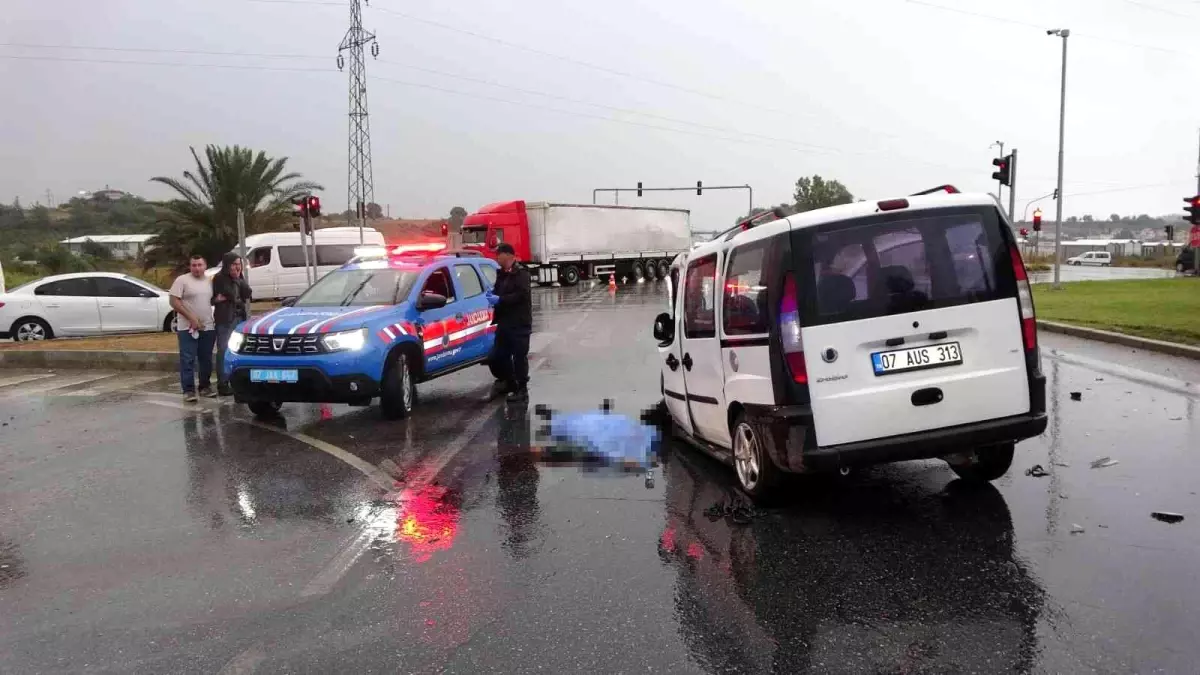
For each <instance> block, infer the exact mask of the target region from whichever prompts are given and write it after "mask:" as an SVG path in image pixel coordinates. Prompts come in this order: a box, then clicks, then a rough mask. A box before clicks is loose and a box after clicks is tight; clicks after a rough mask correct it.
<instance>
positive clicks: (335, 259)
mask: <svg viewBox="0 0 1200 675" xmlns="http://www.w3.org/2000/svg"><path fill="white" fill-rule="evenodd" d="M353 257H354V244H318V245H317V264H318V265H336V266H338V267H341V266H342V265H345V264H346V263H348V262H350V259H351V258H353Z"/></svg>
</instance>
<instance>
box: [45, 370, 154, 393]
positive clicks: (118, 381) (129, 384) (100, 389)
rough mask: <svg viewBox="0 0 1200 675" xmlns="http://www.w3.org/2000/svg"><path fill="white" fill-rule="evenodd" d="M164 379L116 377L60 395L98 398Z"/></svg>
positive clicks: (152, 376)
mask: <svg viewBox="0 0 1200 675" xmlns="http://www.w3.org/2000/svg"><path fill="white" fill-rule="evenodd" d="M165 379H166V377H164V376H162V375H139V376H136V377H122V376H117V377H114V378H112V380H111V381H109V382H106V383H104V384H102V385H100V386H97V387H87V388H86V389H76V390H74V391H65V392H63V393H62V394H61V395H62V396H98V395H100V394H107V393H109V392H112V391H120V390H125V389H134V388H137V387H142V386H145V385H147V384H151V383H153V382H158V381H160V380H165ZM175 379H178V378H175Z"/></svg>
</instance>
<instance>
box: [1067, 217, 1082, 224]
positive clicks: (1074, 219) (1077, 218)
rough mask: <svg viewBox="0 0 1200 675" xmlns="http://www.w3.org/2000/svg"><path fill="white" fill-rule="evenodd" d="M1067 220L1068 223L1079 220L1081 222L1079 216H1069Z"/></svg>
mask: <svg viewBox="0 0 1200 675" xmlns="http://www.w3.org/2000/svg"><path fill="white" fill-rule="evenodd" d="M1067 222H1068V223H1078V222H1079V216H1071V217H1070V218H1067Z"/></svg>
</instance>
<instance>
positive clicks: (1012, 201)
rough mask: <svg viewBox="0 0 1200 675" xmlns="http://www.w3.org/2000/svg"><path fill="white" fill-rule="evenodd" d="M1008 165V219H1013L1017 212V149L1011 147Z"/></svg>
mask: <svg viewBox="0 0 1200 675" xmlns="http://www.w3.org/2000/svg"><path fill="white" fill-rule="evenodd" d="M1009 163H1010V166H1009V167H1008V219H1009V220H1015V219H1016V217H1017V214H1016V213H1015V211H1016V208H1017V149H1016V148H1013V151H1012V159H1010V160H1009Z"/></svg>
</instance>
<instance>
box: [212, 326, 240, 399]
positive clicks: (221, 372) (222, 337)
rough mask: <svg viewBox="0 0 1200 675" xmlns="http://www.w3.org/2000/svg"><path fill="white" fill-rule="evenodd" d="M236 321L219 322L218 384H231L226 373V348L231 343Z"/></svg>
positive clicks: (222, 385) (221, 385)
mask: <svg viewBox="0 0 1200 675" xmlns="http://www.w3.org/2000/svg"><path fill="white" fill-rule="evenodd" d="M236 326H237V324H236V323H219V324H217V386H218V387H227V386H229V378H228V377H226V375H225V349H226V348H227V347H228V345H229V334H230V333H232V332H233V329H234V327H236Z"/></svg>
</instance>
